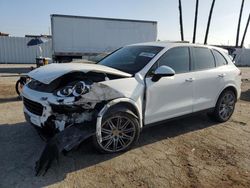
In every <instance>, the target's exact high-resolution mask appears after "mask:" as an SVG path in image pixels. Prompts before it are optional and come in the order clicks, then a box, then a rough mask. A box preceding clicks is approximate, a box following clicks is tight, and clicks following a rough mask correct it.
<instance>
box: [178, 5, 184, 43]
mask: <svg viewBox="0 0 250 188" xmlns="http://www.w3.org/2000/svg"><path fill="white" fill-rule="evenodd" d="M179 14H180V30H181V40H182V41H184V33H183V21H182V6H181V0H179Z"/></svg>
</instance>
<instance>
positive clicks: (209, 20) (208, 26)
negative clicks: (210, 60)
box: [204, 0, 215, 44]
mask: <svg viewBox="0 0 250 188" xmlns="http://www.w3.org/2000/svg"><path fill="white" fill-rule="evenodd" d="M214 3H215V0H213V2H212V5H211V8H210V12H209V16H208V22H207V30H206V35H205V40H204V44H207V38H208V33H209V28H210V22H211V18H212V14H213V10H214Z"/></svg>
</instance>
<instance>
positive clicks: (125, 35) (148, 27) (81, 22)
mask: <svg viewBox="0 0 250 188" xmlns="http://www.w3.org/2000/svg"><path fill="white" fill-rule="evenodd" d="M51 30H52V54H53V58H54V60H55V61H59V62H60V61H71V60H72V59H75V58H80V59H81V58H82V56H85V55H88V54H99V53H107V52H112V51H114V50H116V49H118V48H120V47H122V46H124V45H128V44H133V43H141V42H150V41H156V39H157V22H156V21H145V20H126V19H113V18H98V17H83V16H69V15H58V14H53V15H51Z"/></svg>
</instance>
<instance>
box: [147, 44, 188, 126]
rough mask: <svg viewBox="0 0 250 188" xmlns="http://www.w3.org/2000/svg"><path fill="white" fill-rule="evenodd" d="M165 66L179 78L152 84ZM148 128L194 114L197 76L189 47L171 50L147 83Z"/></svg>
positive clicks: (151, 70) (156, 65) (155, 65)
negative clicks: (167, 120) (153, 76)
mask: <svg viewBox="0 0 250 188" xmlns="http://www.w3.org/2000/svg"><path fill="white" fill-rule="evenodd" d="M161 65H166V66H169V67H171V68H172V69H173V70H174V71H175V72H176V74H175V75H174V76H171V77H162V78H161V79H160V80H158V81H157V82H153V81H152V75H153V73H154V71H155V70H156V69H157V68H158V67H159V66H161ZM145 82H146V109H145V118H144V120H145V124H151V123H155V122H159V121H162V120H165V119H169V118H173V117H177V116H180V115H184V114H188V113H191V112H192V106H193V73H191V72H190V50H189V48H188V47H176V48H172V49H169V50H168V51H167V52H166V53H165V54H163V55H162V56H161V57H160V58H159V60H158V61H157V62H156V63H155V64H154V65H153V67H152V68H151V69H150V71H149V72H148V75H147V76H146V79H145Z"/></svg>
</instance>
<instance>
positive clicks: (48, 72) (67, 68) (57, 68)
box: [28, 63, 132, 84]
mask: <svg viewBox="0 0 250 188" xmlns="http://www.w3.org/2000/svg"><path fill="white" fill-rule="evenodd" d="M90 71H92V72H101V73H107V74H113V75H119V76H124V77H131V76H132V75H131V74H128V73H125V72H122V71H119V70H117V69H113V68H110V67H107V66H103V65H99V64H87V63H86V64H85V63H62V64H59V63H53V64H49V65H45V66H43V67H40V68H37V69H35V70H33V71H31V72H29V73H28V76H29V77H31V78H33V79H35V80H38V81H39V82H42V83H44V84H49V83H50V82H52V81H53V80H55V79H57V78H59V77H61V76H63V75H65V74H67V73H70V72H84V73H87V72H90Z"/></svg>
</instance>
